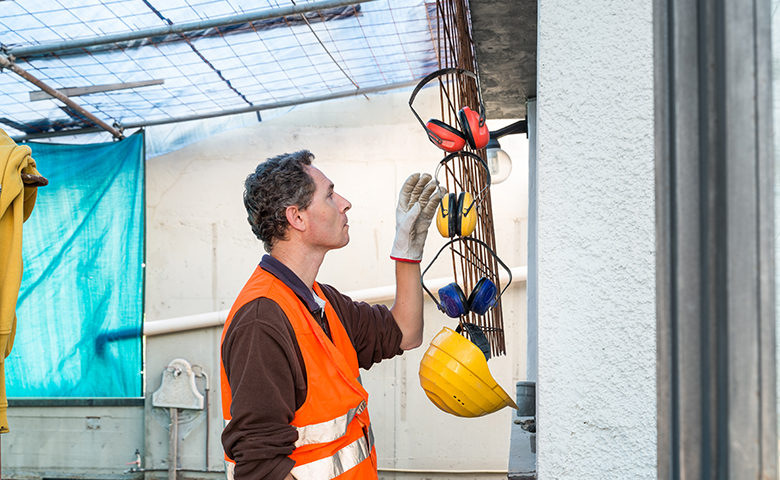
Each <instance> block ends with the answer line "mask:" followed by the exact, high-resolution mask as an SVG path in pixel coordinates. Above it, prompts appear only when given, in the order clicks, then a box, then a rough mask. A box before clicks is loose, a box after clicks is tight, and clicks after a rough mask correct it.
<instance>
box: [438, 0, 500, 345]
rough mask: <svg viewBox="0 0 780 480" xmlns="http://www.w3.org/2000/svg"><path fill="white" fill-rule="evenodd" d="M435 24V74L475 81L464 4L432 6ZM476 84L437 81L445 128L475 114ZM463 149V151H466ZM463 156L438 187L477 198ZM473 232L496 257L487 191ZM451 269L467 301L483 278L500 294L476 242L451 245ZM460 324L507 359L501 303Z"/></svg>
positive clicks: (474, 177) (447, 0) (477, 177)
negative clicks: (444, 71) (472, 327)
mask: <svg viewBox="0 0 780 480" xmlns="http://www.w3.org/2000/svg"><path fill="white" fill-rule="evenodd" d="M435 4H436V19H435V20H434V21H435V29H436V32H435V33H436V35H435V36H434V38H435V39H436V42H437V56H438V61H439V68H450V67H457V68H463V69H466V70H470V71H472V72H474V73H476V74H477V75H479V72H478V70H477V62H476V58H475V53H474V44H473V41H472V36H471V22H470V14H469V10H468V2H467V1H466V0H436V2H435ZM477 88H478V86H477V83H476V82H474V81H473V80H471V79H470V78H467V77H465V76H463V75H456V74H450V75H445V76H442V77H440V78H439V89H440V100H441V119H442V121H444V122H445V123H448V124H449V125H458V120H457V113H458V111H459V110H460V109H461V108H462V107H464V106H469V107H471V108H472V109H477V108H479V95H478V93H477ZM467 148H468V145H467ZM469 151H471V152H472V153H475V154H476V155H479V156H480V157H482V158H483V159H484V158H485V153H486V152H485V149H481V150H473V149H469ZM478 163H479V162H478V161H477V160H475V159H473V158H471V157H468V156H460V157H459V158H458V159H454V161H452V162H448V164H447V167H446V168H444V170H445V172H444V175H443V178H444V179H445V180H444V181H443V185H444V186H445V187H446V188H447V191H448V192H464V191H466V192H478V191H480V190H482V189H483V188H484V187H485V186H486V183H487V174H486V172H485V170H484V169H483V168H482V167H481V166H480V165H479V164H478ZM477 218H478V220H477V227H476V229H475V230H474V232H473V233H472V234H471V236H472V237H473V238H477V239H479V240H482V241H483V242H484V243H485V244H486V245H487V246H489V247H490V249H492V250H493V251H495V244H496V243H495V230H494V228H493V207H492V203H491V196H490V189H487V190H486V192H485V193H484V194H483V195H482V198H481V200H480V203H479V209H478V215H477ZM450 250H451V257H452V269H453V273H454V276H455V281H456V282H457V283H458V284H459V285H460V286H461V287H462V288H464V291H465V292H466V295H468V292H470V291H471V290H472V289H473V288H474V286H475V285H476V283H477V282H478V281H479V279H480V278H481V277H483V276H486V277H488V278H489V279H490V280H491V281H492V282H493V283H494V284H495V285H496V286H497V287H498V290H499V291H501V290H502V286H501V285H500V282H499V275H498V274H499V267H498V263H497V261H496V259H495V258H494V257H493V255H492V254H491V253H490V252H489V251H488V250H487V249H486V248H484V247H483V246H481V245H479V244H477V243H475V242H453V243H452V244H451V246H450ZM460 322H461V323H462V322H471V323H474V324H476V325H479V326H480V327H481V328H482V330H483V331H484V332H485V335H486V337H487V339H488V341H489V343H490V347H491V351H492V354H493V355H503V354H506V342H505V337H504V319H503V312H502V308H501V299H500V298H499V300H498V301H497V303H496V305H495V306H494V307H493V308H491V309H490V310H488V312H487V313H485V314H484V315H477V314H475V313H473V312H472V313H469V314H467V315H466V316H462V317H460Z"/></svg>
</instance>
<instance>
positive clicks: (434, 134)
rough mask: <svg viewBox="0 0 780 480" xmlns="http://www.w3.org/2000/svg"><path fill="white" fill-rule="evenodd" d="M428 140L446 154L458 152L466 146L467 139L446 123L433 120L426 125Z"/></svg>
mask: <svg viewBox="0 0 780 480" xmlns="http://www.w3.org/2000/svg"><path fill="white" fill-rule="evenodd" d="M425 130H426V131H427V132H428V138H429V139H430V140H431V141H432V142H433V143H434V144H436V146H437V147H439V148H441V149H442V150H444V151H446V152H457V151H458V150H461V149H463V147H465V146H466V137H465V136H464V135H463V134H462V133H461V132H460V130H456V129H454V128H452V127H451V126H449V125H447V124H446V123H444V122H442V121H440V120H436V119H435V118H432V119H430V120H428V123H427V124H426V125H425Z"/></svg>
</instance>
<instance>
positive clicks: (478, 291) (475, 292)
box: [468, 277, 498, 315]
mask: <svg viewBox="0 0 780 480" xmlns="http://www.w3.org/2000/svg"><path fill="white" fill-rule="evenodd" d="M497 294H498V288H496V284H495V283H493V282H491V281H490V279H489V278H487V277H482V278H480V279H479V281H478V282H477V284H476V285H474V288H473V289H472V290H471V293H470V294H469V298H468V305H469V310H471V311H472V312H474V313H476V314H477V315H484V314H485V313H487V311H488V310H490V307H492V306H493V304H494V303H495V302H496V295H497Z"/></svg>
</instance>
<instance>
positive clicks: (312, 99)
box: [11, 80, 417, 142]
mask: <svg viewBox="0 0 780 480" xmlns="http://www.w3.org/2000/svg"><path fill="white" fill-rule="evenodd" d="M412 85H417V80H410V81H408V82H400V83H391V84H389V85H380V86H377V87H368V88H358V89H355V90H347V91H345V92H339V93H329V94H327V95H317V96H315V97H308V98H299V99H297V100H287V101H283V102H275V103H265V104H262V105H252V106H248V107H241V108H234V109H231V110H221V111H219V112H211V113H203V114H199V115H189V116H185V117H177V118H163V119H160V120H151V121H145V122H131V123H123V124H122V129H124V130H128V129H131V128H142V127H151V126H154V125H165V124H168V123H179V122H189V121H192V120H203V119H206V118H214V117H223V116H226V115H238V114H240V113H250V112H258V111H260V110H271V109H273V108H282V107H292V106H295V105H304V104H306V103H314V102H323V101H326V100H335V99H338V98H345V97H353V96H357V95H365V94H367V93H377V92H383V91H385V90H394V89H397V88H406V87H411V86H412ZM98 131H99V130H98V129H94V128H80V129H78V130H75V129H74V130H60V131H57V132H41V133H31V134H28V135H20V136H16V137H11V138H12V139H13V140H14V141H16V142H23V141H26V140H33V139H36V138H50V137H61V136H67V135H79V134H82V133H95V132H98Z"/></svg>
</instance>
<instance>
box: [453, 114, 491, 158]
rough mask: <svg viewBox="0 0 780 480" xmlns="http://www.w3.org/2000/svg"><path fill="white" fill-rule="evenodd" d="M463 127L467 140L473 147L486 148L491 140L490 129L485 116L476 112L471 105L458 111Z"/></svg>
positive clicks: (477, 148)
mask: <svg viewBox="0 0 780 480" xmlns="http://www.w3.org/2000/svg"><path fill="white" fill-rule="evenodd" d="M458 120H460V125H461V128H463V133H464V136H465V137H466V141H467V142H469V146H470V147H471V148H473V149H476V150H479V149H480V148H484V147H485V146H486V145H487V144H488V142H489V141H490V131H488V128H487V125H485V116H484V115H481V114H479V113H478V112H475V111H474V110H472V109H471V108H469V107H463V108H461V109H460V111H459V112H458Z"/></svg>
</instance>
